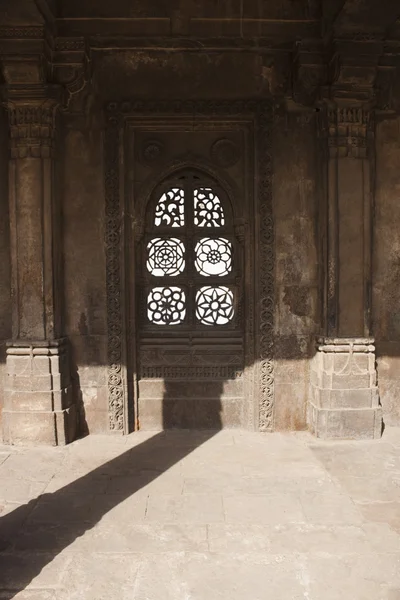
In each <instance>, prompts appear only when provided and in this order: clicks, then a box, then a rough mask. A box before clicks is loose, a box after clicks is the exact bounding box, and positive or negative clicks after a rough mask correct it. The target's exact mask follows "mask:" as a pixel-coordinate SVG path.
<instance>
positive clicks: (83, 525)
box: [0, 430, 217, 600]
mask: <svg viewBox="0 0 400 600" xmlns="http://www.w3.org/2000/svg"><path fill="white" fill-rule="evenodd" d="M216 433H217V432H216V431H215V430H213V431H193V432H189V433H187V435H184V436H182V435H181V434H176V435H170V434H168V433H165V432H161V433H157V434H155V435H154V436H153V437H151V438H150V439H148V440H146V441H144V442H142V443H140V444H138V445H137V446H135V447H133V448H130V449H129V450H127V451H126V452H124V453H123V454H121V455H119V456H117V457H116V458H114V459H112V460H110V461H109V462H107V463H105V464H103V465H101V466H100V467H98V468H97V469H94V470H93V471H91V472H90V473H88V474H86V475H84V476H82V477H79V479H76V480H75V481H74V482H72V483H70V484H69V485H66V486H64V487H63V488H61V489H59V490H57V491H55V492H53V493H44V494H42V495H41V496H39V498H36V499H34V500H31V501H30V502H28V503H26V504H24V505H22V506H20V507H18V508H17V509H16V510H14V511H13V512H11V513H9V514H7V515H5V516H4V517H2V518H1V519H0V544H1V546H0V550H1V552H0V579H3V578H5V579H3V588H2V589H1V588H0V597H1V600H11V599H12V598H14V597H15V595H16V594H18V593H19V592H21V591H22V590H24V589H25V588H26V587H27V586H28V585H29V584H30V583H31V581H32V580H33V579H34V578H35V577H36V576H37V575H38V574H39V573H40V572H41V570H42V569H43V568H44V567H45V566H46V565H47V564H48V563H50V562H51V561H52V560H53V559H54V558H55V557H56V556H57V555H58V554H59V553H60V552H61V551H62V550H64V549H65V548H67V547H68V546H69V545H70V544H72V543H73V542H74V541H75V540H76V539H77V538H79V537H81V536H82V535H84V534H85V533H86V532H87V531H89V530H90V529H92V528H93V527H94V526H95V525H96V523H98V522H99V521H100V520H101V518H102V517H103V516H104V515H105V514H107V513H108V512H109V511H110V510H112V509H113V508H115V507H116V506H117V505H118V504H120V503H121V502H123V501H124V500H126V499H127V498H129V497H130V496H132V495H133V494H135V493H136V492H137V491H139V490H140V489H141V488H143V487H145V486H146V485H148V484H149V483H151V482H152V481H154V480H155V479H156V478H157V477H159V476H160V475H162V474H163V473H165V472H166V471H167V470H168V469H169V468H171V467H172V466H173V465H175V464H176V463H178V462H179V461H180V460H182V459H183V458H184V457H185V456H187V455H189V454H190V453H191V452H193V451H194V450H195V449H196V448H198V447H199V446H201V445H202V444H204V443H205V442H206V441H208V440H209V439H210V438H211V437H213V436H214V435H215V434H216ZM133 435H134V434H133ZM179 438H181V439H179ZM177 442H178V443H177ZM116 476H117V477H118V484H119V485H118V487H117V490H116V491H112V488H111V493H110V490H109V491H108V492H107V491H106V492H103V493H100V494H97V495H95V496H94V497H93V492H94V491H95V490H96V486H97V485H98V483H99V481H100V480H102V479H106V480H107V481H110V482H111V480H112V478H115V477H116ZM111 485H112V484H111ZM92 498H93V501H91V500H92ZM85 499H86V501H85ZM65 517H67V519H66V520H65ZM60 521H61V522H62V524H63V526H62V527H60ZM38 524H40V527H39V534H38V535H39V536H40V532H42V533H45V534H46V533H47V534H50V535H51V534H52V532H53V533H54V535H55V539H54V540H53V542H54V543H53V544H52V550H50V551H47V549H46V551H45V553H41V552H38V550H39V548H38V547H37V546H36V547H35V543H38V545H39V539H38V535H37V536H36V540H35V538H34V544H33V545H32V546H30V547H29V550H30V552H29V555H28V556H25V557H24V558H22V559H21V557H19V559H18V556H17V557H16V555H15V553H13V550H14V549H15V542H16V539H17V535H16V534H18V533H19V532H21V531H24V532H26V531H28V532H29V528H32V527H33V530H34V529H35V525H36V527H37V525H38ZM17 548H18V544H17ZM19 560H20V562H18V561H19ZM1 573H3V575H1Z"/></svg>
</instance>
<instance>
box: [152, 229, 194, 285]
mask: <svg viewBox="0 0 400 600" xmlns="http://www.w3.org/2000/svg"><path fill="white" fill-rule="evenodd" d="M147 250H148V259H147V270H148V271H149V273H151V274H152V275H154V276H156V277H163V276H165V275H169V276H171V277H174V276H176V275H179V274H180V273H182V272H183V271H184V269H185V246H184V244H183V242H181V241H180V240H178V239H177V238H153V239H152V240H151V241H150V242H149V243H148V244H147Z"/></svg>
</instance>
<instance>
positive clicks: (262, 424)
mask: <svg viewBox="0 0 400 600" xmlns="http://www.w3.org/2000/svg"><path fill="white" fill-rule="evenodd" d="M272 122H273V115H272V108H271V106H270V105H268V104H262V105H261V107H260V110H259V111H258V114H257V123H256V131H257V152H258V164H257V169H258V180H259V187H258V212H259V215H260V222H259V227H258V236H259V237H258V261H257V265H258V281H259V290H258V293H259V297H260V304H259V306H260V312H259V315H258V323H257V322H256V331H257V329H258V331H259V333H258V334H257V341H258V344H256V346H258V347H257V354H258V356H259V361H260V362H259V364H260V367H259V368H260V375H259V394H260V402H259V428H260V431H269V430H271V429H272V428H273V413H274V358H273V357H274V281H275V279H274V278H275V273H274V270H275V256H274V220H273V211H272V154H271V152H272V146H271V145H272V141H271V127H272ZM257 325H258V328H257Z"/></svg>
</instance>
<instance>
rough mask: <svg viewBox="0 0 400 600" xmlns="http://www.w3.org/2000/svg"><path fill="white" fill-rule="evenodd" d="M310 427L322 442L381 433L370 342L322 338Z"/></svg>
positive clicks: (314, 367) (314, 376) (314, 363)
mask: <svg viewBox="0 0 400 600" xmlns="http://www.w3.org/2000/svg"><path fill="white" fill-rule="evenodd" d="M308 423H309V427H310V429H311V431H312V432H313V433H314V434H315V435H316V436H317V437H320V438H325V439H330V438H342V439H370V438H378V437H380V436H381V433H382V409H381V407H380V403H379V394H378V387H377V382H376V368H375V345H374V340H373V339H370V338H319V339H318V340H317V348H316V354H315V357H314V358H313V360H312V367H311V385H310V397H309V403H308Z"/></svg>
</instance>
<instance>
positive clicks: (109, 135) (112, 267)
mask: <svg viewBox="0 0 400 600" xmlns="http://www.w3.org/2000/svg"><path fill="white" fill-rule="evenodd" d="M118 156H119V122H118V119H117V118H116V117H114V116H110V117H109V119H108V123H107V129H106V134H105V163H106V168H105V201H106V206H105V213H106V231H105V245H106V286H107V330H108V346H107V356H108V373H107V385H108V412H109V426H110V430H111V431H120V432H122V431H123V430H124V417H125V415H124V406H125V398H124V395H125V390H124V385H123V340H122V300H121V298H122V289H121V285H122V273H121V206H120V193H119V161H118Z"/></svg>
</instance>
